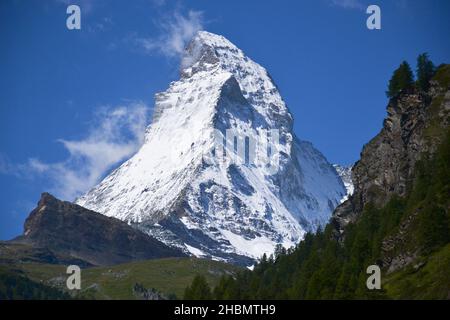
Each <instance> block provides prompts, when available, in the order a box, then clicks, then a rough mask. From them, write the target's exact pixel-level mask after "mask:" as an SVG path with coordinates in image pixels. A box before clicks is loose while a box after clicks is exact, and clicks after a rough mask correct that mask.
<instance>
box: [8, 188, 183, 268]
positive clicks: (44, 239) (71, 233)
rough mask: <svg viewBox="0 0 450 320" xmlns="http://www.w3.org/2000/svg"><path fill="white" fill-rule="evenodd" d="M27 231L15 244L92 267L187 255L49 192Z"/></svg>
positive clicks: (122, 223) (34, 212) (14, 241)
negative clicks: (28, 245) (61, 199)
mask: <svg viewBox="0 0 450 320" xmlns="http://www.w3.org/2000/svg"><path fill="white" fill-rule="evenodd" d="M24 229H25V230H24V235H23V236H21V237H19V238H17V239H15V240H13V241H12V242H13V244H17V243H22V244H31V245H32V246H33V247H35V249H34V250H33V252H35V251H36V250H38V251H39V250H46V252H50V253H51V254H52V255H55V254H56V255H58V254H61V255H62V256H64V257H72V260H74V259H79V260H81V261H84V262H86V263H87V264H91V265H112V264H117V263H124V262H130V261H134V260H145V259H154V258H164V257H178V256H184V254H183V253H182V252H181V251H178V250H176V249H172V248H169V247H167V246H165V245H164V244H162V243H161V242H159V241H157V240H155V239H153V238H151V237H149V236H148V235H146V234H144V233H142V232H140V231H139V230H136V229H134V228H132V227H130V226H129V225H127V224H126V223H125V222H122V221H120V220H118V219H115V218H108V217H106V216H104V215H102V214H99V213H97V212H93V211H90V210H87V209H85V208H83V207H80V206H78V205H76V204H73V203H71V202H66V201H60V200H58V199H56V198H54V197H53V196H51V195H50V194H48V193H43V194H42V197H41V199H40V201H39V203H38V206H37V207H36V209H34V210H33V211H32V212H31V213H30V216H29V217H28V218H27V219H26V221H25V227H24ZM9 247H10V248H13V247H11V246H9ZM42 248H43V249H42ZM19 249H20V247H19ZM53 260H55V259H53ZM66 260H67V258H66ZM48 262H53V261H48Z"/></svg>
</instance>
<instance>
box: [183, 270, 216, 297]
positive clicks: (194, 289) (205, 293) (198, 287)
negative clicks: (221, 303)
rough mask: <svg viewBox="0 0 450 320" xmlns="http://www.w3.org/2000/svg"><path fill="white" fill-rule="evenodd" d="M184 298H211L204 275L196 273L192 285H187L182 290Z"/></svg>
mask: <svg viewBox="0 0 450 320" xmlns="http://www.w3.org/2000/svg"><path fill="white" fill-rule="evenodd" d="M184 299H186V300H209V299H212V294H211V288H210V287H209V285H208V282H207V281H206V279H205V277H204V276H202V275H196V276H195V278H194V280H193V281H192V285H191V286H188V287H187V288H186V290H185V291H184Z"/></svg>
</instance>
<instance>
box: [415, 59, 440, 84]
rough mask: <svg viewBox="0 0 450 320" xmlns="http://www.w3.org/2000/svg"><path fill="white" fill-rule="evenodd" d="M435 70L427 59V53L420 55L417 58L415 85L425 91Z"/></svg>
mask: <svg viewBox="0 0 450 320" xmlns="http://www.w3.org/2000/svg"><path fill="white" fill-rule="evenodd" d="M435 71H436V68H435V66H434V64H433V62H432V61H431V60H430V59H429V58H428V53H426V52H425V53H422V54H420V55H419V56H418V57H417V70H416V72H417V85H418V87H419V88H420V89H422V90H424V91H426V90H427V89H428V88H429V87H430V80H431V78H432V77H433V76H434V73H435Z"/></svg>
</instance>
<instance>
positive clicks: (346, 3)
mask: <svg viewBox="0 0 450 320" xmlns="http://www.w3.org/2000/svg"><path fill="white" fill-rule="evenodd" d="M331 2H332V4H333V5H335V6H338V7H342V8H345V9H360V10H364V9H365V8H366V7H367V6H365V5H364V4H363V3H362V2H361V1H360V0H331Z"/></svg>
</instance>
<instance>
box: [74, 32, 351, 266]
mask: <svg viewBox="0 0 450 320" xmlns="http://www.w3.org/2000/svg"><path fill="white" fill-rule="evenodd" d="M181 69H182V70H181V78H180V80H178V81H175V82H172V83H171V84H170V87H169V88H168V89H167V90H166V91H165V92H162V93H159V94H157V95H156V104H155V111H154V119H153V122H152V124H151V125H150V126H149V127H148V128H147V131H146V138H145V143H144V144H143V146H142V147H141V149H140V150H139V151H138V152H137V153H136V154H135V155H134V156H133V157H132V158H131V159H129V160H128V161H126V162H125V163H123V164H122V165H121V166H120V167H119V168H118V169H116V170H115V171H113V172H112V173H111V174H110V175H109V176H107V177H106V178H105V179H104V180H103V181H102V182H101V183H100V184H99V185H97V186H96V187H94V188H93V189H92V190H91V191H89V192H88V193H87V194H85V195H84V196H82V197H80V198H79V199H77V200H76V203H77V204H79V205H81V206H84V207H86V208H89V209H92V210H94V211H97V212H100V213H102V214H104V215H107V216H112V217H116V218H119V219H121V220H124V221H128V222H130V223H131V224H133V225H134V226H136V227H137V228H139V229H141V230H143V231H144V232H147V233H148V234H150V235H152V236H154V237H156V238H158V239H159V240H161V241H163V242H164V243H166V244H168V245H171V246H175V247H178V248H181V249H183V250H185V251H186V252H190V253H191V254H194V255H197V256H203V257H211V258H213V259H219V260H227V261H231V262H236V263H241V264H250V263H252V261H253V259H255V258H258V257H260V256H261V255H262V254H263V253H270V252H272V251H273V250H274V248H275V246H276V244H282V245H284V246H286V247H287V246H292V245H294V244H295V243H297V242H298V241H299V240H300V239H302V237H303V235H304V233H305V231H314V230H316V228H317V227H318V226H321V225H324V224H325V223H326V222H327V221H328V219H329V217H330V215H331V212H332V211H333V209H334V208H335V207H336V206H337V205H338V204H339V203H340V200H341V199H342V198H343V197H344V196H345V194H346V191H345V187H344V185H343V183H342V181H341V179H340V177H339V175H338V174H337V173H336V170H335V169H334V168H333V166H332V165H330V164H329V163H328V161H327V160H326V159H325V157H324V156H323V155H322V154H321V153H320V152H319V151H317V150H316V149H315V148H314V147H313V146H312V144H311V143H309V142H305V141H301V140H299V139H298V138H297V137H296V136H295V135H294V133H293V131H292V122H293V119H292V116H291V114H290V113H289V110H288V109H287V107H286V105H285V103H284V101H283V100H282V98H281V96H280V94H279V92H278V89H277V87H276V86H275V84H274V83H273V81H272V79H271V77H270V76H269V74H268V73H267V71H266V70H265V69H264V68H263V67H261V66H260V65H258V64H257V63H255V62H253V61H252V60H251V59H249V58H248V57H247V56H245V55H244V53H243V52H242V51H241V50H240V49H238V48H237V47H236V46H235V45H233V44H232V43H231V42H229V41H228V40H227V39H225V38H224V37H222V36H219V35H215V34H211V33H208V32H204V31H201V32H199V33H198V34H197V35H196V36H195V37H194V39H193V40H192V41H191V42H190V44H189V45H188V46H187V48H186V52H185V55H184V58H183V59H182V66H181Z"/></svg>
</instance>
